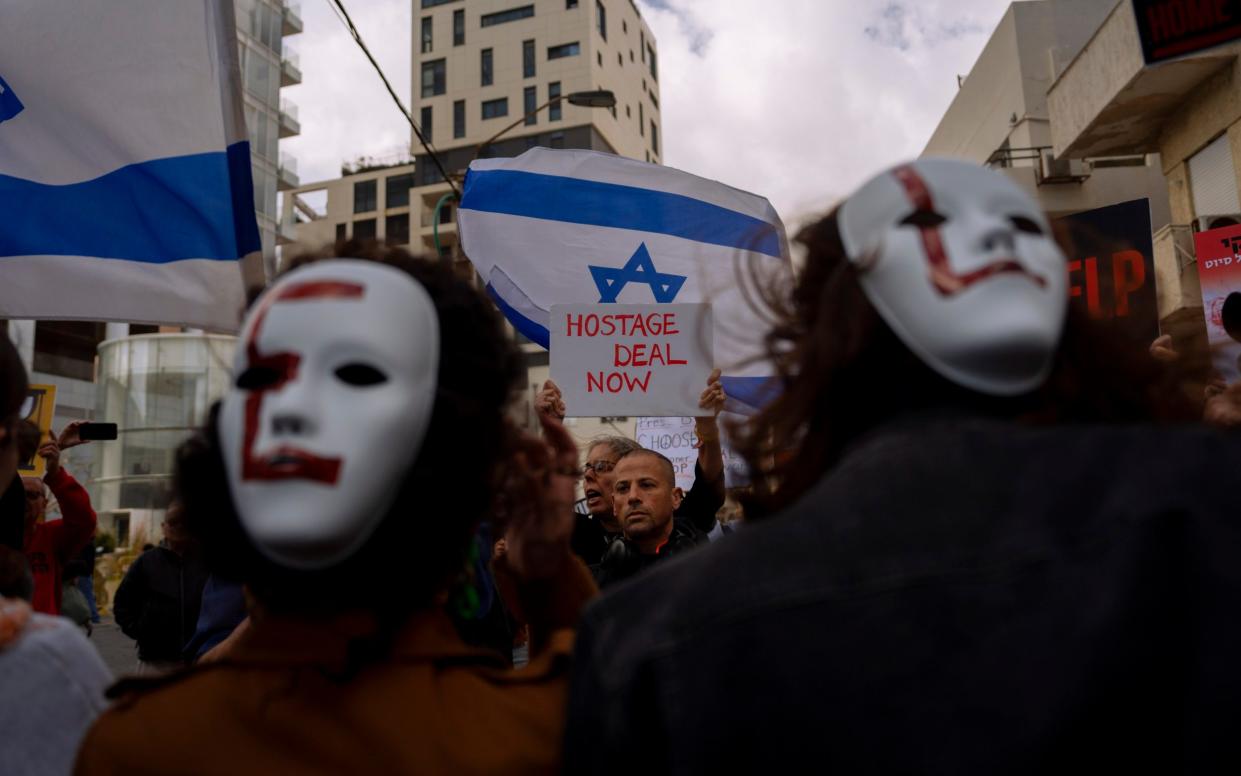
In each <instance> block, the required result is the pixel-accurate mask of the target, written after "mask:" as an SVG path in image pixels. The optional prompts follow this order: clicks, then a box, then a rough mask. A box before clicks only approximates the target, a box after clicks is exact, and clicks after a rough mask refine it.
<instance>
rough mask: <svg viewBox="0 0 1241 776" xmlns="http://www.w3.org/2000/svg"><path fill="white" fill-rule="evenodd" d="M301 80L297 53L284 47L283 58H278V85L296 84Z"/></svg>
mask: <svg viewBox="0 0 1241 776" xmlns="http://www.w3.org/2000/svg"><path fill="white" fill-rule="evenodd" d="M301 82H302V68H301V66H300V64H299V61H298V58H297V53H296V52H294V51H289V50H287V49H286V50H285V52H284V58H283V59H281V60H280V85H281V86H297V85H298V84H300V83H301Z"/></svg>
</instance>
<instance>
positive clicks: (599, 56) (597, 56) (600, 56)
mask: <svg viewBox="0 0 1241 776" xmlns="http://www.w3.org/2000/svg"><path fill="white" fill-rule="evenodd" d="M595 59H597V60H599V67H603V52H602V51H596V52H595Z"/></svg>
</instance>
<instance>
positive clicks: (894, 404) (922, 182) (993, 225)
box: [566, 159, 1241, 774]
mask: <svg viewBox="0 0 1241 776" xmlns="http://www.w3.org/2000/svg"><path fill="white" fill-rule="evenodd" d="M1050 234H1051V230H1050V226H1049V224H1048V221H1047V219H1046V217H1045V216H1044V214H1043V213H1042V212H1040V211H1039V209H1038V207H1037V206H1036V204H1035V203H1034V202H1033V201H1032V200H1031V199H1030V198H1029V196H1028V195H1027V194H1025V193H1024V192H1023V191H1022V190H1021V189H1019V188H1018V187H1017V186H1015V185H1014V184H1012V183H1011V182H1010V181H1009V179H1008V178H1006V177H1005V176H1003V175H1001V174H999V173H996V172H992V171H989V170H986V169H984V168H980V167H976V166H974V165H969V164H966V163H963V162H953V161H945V160H930V159H924V160H919V161H916V162H913V163H911V164H908V165H903V166H901V167H898V168H896V169H894V170H890V171H888V172H885V173H883V174H881V175H879V176H877V177H876V178H874V179H872V180H871V181H870V182H868V183H866V184H865V185H864V186H863V187H862V188H861V189H860V190H859V191H858V192H857V193H855V194H854V195H853V196H851V197H850V198H848V199H847V200H846V201H845V202H844V203H843V204H842V205H841V206H840V207H839V208H838V209H837V210H836V211H835V212H833V213H832V214H831V215H829V216H828V217H827V218H825V219H824V220H822V221H820V222H818V223H817V224H814V225H812V226H810V227H808V228H807V229H806V230H804V231H803V233H802V235H801V241H802V243H803V244H804V245H805V246H806V248H807V257H806V262H805V267H804V270H803V271H802V273H801V274H800V276H799V278H798V280H797V282H796V285H795V287H794V288H793V289H792V292H791V294H790V295H789V296H788V299H789V300H790V302H789V303H788V304H787V305H786V308H785V309H783V310H782V311H781V315H780V317H779V322H778V323H777V325H776V326H775V328H774V329H773V331H772V332H771V335H770V337H769V345H770V354H771V358H772V359H773V362H774V364H775V365H776V366H777V368H778V370H779V371H778V374H779V376H780V378H781V380H782V384H783V390H782V392H781V393H780V395H779V396H778V397H777V398H776V399H775V400H774V401H773V402H772V403H771V404H770V405H769V406H768V407H767V408H766V409H765V410H764V411H763V412H762V413H760V414H759V415H758V416H757V417H755V418H754V419H753V421H752V422H751V423H750V424H749V425H748V426H747V427H746V428H745V429H743V433H742V434H741V436H740V438H739V440H738V442H739V449H740V450H741V451H742V453H743V454H744V455H745V456H746V459H747V461H748V462H749V465H750V467H751V469H752V471H753V472H754V474H755V477H754V482H753V487H754V490H755V497H754V500H753V502H752V503H753V504H755V505H756V506H757V507H760V508H761V509H762V510H764V513H765V515H764V516H765V519H764V520H763V521H761V522H754V517H755V513H754V512H752V511H751V510H750V506H751V504H747V505H746V508H747V520H748V522H749V523H750V524H748V525H747V526H746V529H745V540H744V541H722V542H718V543H716V544H715V545H713V546H711V547H709V548H703V549H701V550H699V551H697V552H695V553H692V554H690V555H689V556H687V557H685V558H684V559H679V560H678V562H674V563H669V564H666V565H664V566H663V567H662V568H658V569H655V570H653V571H652V572H651V573H650V574H647V575H645V576H644V577H643V578H641V579H639V580H635V581H634V582H633V583H632V584H630V585H626V586H624V587H623V588H621V589H619V590H616V591H615V592H613V593H611V594H610V595H608V596H605V597H603V598H602V599H600V601H599V602H598V603H597V604H596V605H595V606H593V607H592V608H591V609H589V610H588V612H587V614H586V615H585V617H584V619H583V623H582V626H581V629H580V631H579V639H578V645H577V651H576V653H575V676H574V688H573V691H572V693H571V702H570V709H569V727H568V732H567V747H568V749H567V761H566V770H567V771H568V772H571V773H583V772H593V773H618V774H619V773H631V772H635V771H637V770H640V771H641V772H643V773H664V772H676V773H718V772H781V771H791V770H796V769H801V768H804V767H805V764H806V763H814V766H815V768H816V769H817V770H823V771H828V772H833V771H835V772H863V771H864V772H878V773H1009V774H1012V773H1053V772H1100V771H1108V772H1125V771H1132V772H1139V771H1141V772H1206V771H1216V772H1218V771H1235V770H1237V768H1238V767H1239V766H1241V763H1239V762H1238V754H1239V750H1238V749H1237V748H1236V746H1235V741H1236V730H1237V725H1238V724H1239V723H1241V670H1238V668H1237V663H1236V654H1237V653H1238V650H1241V621H1239V620H1238V618H1237V616H1236V613H1237V611H1238V609H1239V608H1241V592H1239V591H1241V524H1239V523H1238V521H1237V519H1236V506H1235V505H1236V493H1235V486H1234V483H1235V473H1236V472H1237V471H1238V470H1239V469H1241V439H1238V438H1237V437H1234V436H1231V435H1225V434H1223V433H1221V432H1218V431H1214V430H1211V429H1208V428H1205V427H1203V426H1201V425H1194V426H1175V425H1156V424H1154V423H1152V422H1150V421H1171V420H1180V419H1189V418H1191V417H1192V415H1193V413H1192V408H1189V407H1186V406H1183V405H1180V404H1178V403H1177V399H1176V397H1177V396H1178V392H1177V391H1176V390H1175V386H1169V385H1167V384H1166V383H1164V382H1162V381H1163V380H1164V379H1165V375H1166V370H1161V369H1160V367H1159V365H1158V364H1157V363H1155V362H1154V361H1152V360H1151V359H1150V358H1149V357H1148V356H1147V355H1146V354H1145V353H1144V352H1140V351H1139V352H1136V353H1134V352H1133V349H1132V348H1131V347H1130V346H1128V345H1127V344H1125V343H1117V342H1113V341H1112V340H1110V339H1109V337H1110V335H1109V334H1108V333H1106V332H1104V331H1102V330H1101V329H1097V328H1095V327H1094V326H1093V325H1092V324H1091V323H1090V322H1089V321H1087V320H1086V319H1085V318H1084V317H1078V316H1077V315H1075V314H1073V313H1070V314H1069V317H1068V323H1067V326H1066V325H1065V321H1066V318H1065V315H1066V313H1065V302H1066V287H1065V284H1066V272H1065V259H1064V257H1063V254H1062V252H1061V251H1060V250H1059V249H1058V248H1057V245H1056V244H1055V242H1054V241H1053V239H1052V238H1051V237H1050ZM1062 334H1063V336H1062ZM1143 421H1147V422H1143ZM720 590H726V591H728V595H727V596H720V595H718V594H717V593H718V591H720ZM721 731H724V732H723V733H721Z"/></svg>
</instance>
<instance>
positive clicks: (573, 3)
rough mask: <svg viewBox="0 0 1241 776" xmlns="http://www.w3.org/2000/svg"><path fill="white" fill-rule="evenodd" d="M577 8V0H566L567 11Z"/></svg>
mask: <svg viewBox="0 0 1241 776" xmlns="http://www.w3.org/2000/svg"><path fill="white" fill-rule="evenodd" d="M572 8H577V0H564V9H565V10H566V11H568V10H570V9H572Z"/></svg>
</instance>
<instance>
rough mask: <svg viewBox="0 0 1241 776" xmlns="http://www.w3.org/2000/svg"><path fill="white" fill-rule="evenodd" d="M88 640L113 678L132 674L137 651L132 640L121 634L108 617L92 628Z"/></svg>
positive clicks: (136, 662) (135, 663)
mask: <svg viewBox="0 0 1241 776" xmlns="http://www.w3.org/2000/svg"><path fill="white" fill-rule="evenodd" d="M90 640H91V643H92V644H94V645H95V649H97V650H99V656H100V657H102V658H103V662H104V664H106V665H107V666H108V669H109V670H110V671H111V672H112V674H113V675H114V676H116V677H118V678H119V677H121V676H124V675H126V674H131V673H133V671H134V668H135V667H136V666H137V664H138V650H137V648H136V646H135V645H134V641H133V639H131V638H129V637H128V636H126V635H125V634H124V633H121V629H120V626H118V625H117V624H116V621H115V620H113V619H112V618H111V617H110V616H105V617H104V618H103V622H100V623H99V624H98V625H95V626H94V631H93V632H92V633H91V637H90Z"/></svg>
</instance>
